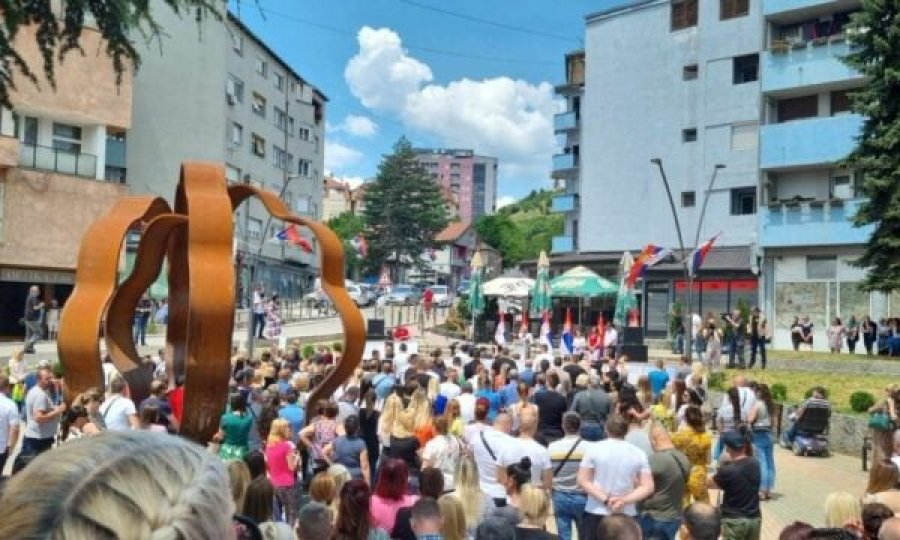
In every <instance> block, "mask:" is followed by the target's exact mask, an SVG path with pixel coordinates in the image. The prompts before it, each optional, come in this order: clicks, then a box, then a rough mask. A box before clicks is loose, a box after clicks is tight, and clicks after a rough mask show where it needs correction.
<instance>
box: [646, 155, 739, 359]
mask: <svg viewBox="0 0 900 540" xmlns="http://www.w3.org/2000/svg"><path fill="white" fill-rule="evenodd" d="M650 163H653V164H654V165H656V166H657V167H658V168H659V174H660V176H661V177H662V181H663V185H664V186H665V188H666V195H667V196H668V198H669V207H670V208H671V209H672V219H673V220H674V221H675V232H677V233H678V245H679V248H680V249H681V254H682V257H683V259H682V261H681V264H682V267H683V269H684V276H685V281H686V282H687V287H688V290H687V309H685V312H684V314H683V317H684V332H685V335H688V336H689V335H690V332H691V327H692V321H691V311H692V309H693V303H694V298H693V297H694V275H693V274H692V273H691V271H690V266H689V265H690V261H689V253H687V250H685V248H684V239H683V237H682V234H681V223H680V221H679V220H678V211H677V210H676V209H675V200H674V199H673V198H672V190H671V188H670V187H669V180H668V178H667V177H666V171H665V169H664V168H663V163H662V159H660V158H653V159H651V160H650ZM724 168H725V165H723V164H721V163H717V164H715V166H713V173H712V176H711V177H710V179H709V186H708V187H707V189H706V193H705V194H704V196H703V206H702V207H701V209H700V219H699V220H697V232H696V234H695V235H694V246H693V249H697V246H698V245H700V231H701V230H702V228H703V219H704V217H706V205H707V203H709V196H710V194H711V193H712V189H713V184H715V182H716V176H717V175H718V173H719V170H720V169H724ZM692 348H693V339H688V340H687V346H686V347H685V352H684V354H685V355H686V356H687V357H688V358H690V357H691V353H692V351H691V349H692Z"/></svg>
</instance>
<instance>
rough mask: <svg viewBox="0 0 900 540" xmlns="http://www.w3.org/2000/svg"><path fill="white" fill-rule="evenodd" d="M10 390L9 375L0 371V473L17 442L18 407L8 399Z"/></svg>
mask: <svg viewBox="0 0 900 540" xmlns="http://www.w3.org/2000/svg"><path fill="white" fill-rule="evenodd" d="M10 390H11V387H10V385H9V377H7V376H6V375H4V374H3V373H0V474H2V473H3V467H4V466H5V465H6V459H7V458H8V457H9V455H10V454H11V453H12V450H13V448H15V446H16V443H17V442H19V408H18V407H16V403H15V402H14V401H13V400H11V399H9V393H10Z"/></svg>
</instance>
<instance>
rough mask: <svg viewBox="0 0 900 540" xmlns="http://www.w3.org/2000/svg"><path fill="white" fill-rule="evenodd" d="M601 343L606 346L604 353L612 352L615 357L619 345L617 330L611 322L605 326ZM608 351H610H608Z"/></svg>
mask: <svg viewBox="0 0 900 540" xmlns="http://www.w3.org/2000/svg"><path fill="white" fill-rule="evenodd" d="M603 344H604V346H605V347H606V354H612V356H613V357H614V358H615V356H616V350H617V347H618V346H619V332H618V331H617V330H616V327H615V326H613V325H611V324H609V325H607V326H606V331H605V332H604V333H603ZM610 351H612V352H611V353H610Z"/></svg>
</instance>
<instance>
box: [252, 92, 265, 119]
mask: <svg viewBox="0 0 900 540" xmlns="http://www.w3.org/2000/svg"><path fill="white" fill-rule="evenodd" d="M250 107H251V108H252V109H253V112H255V113H256V114H257V115H259V116H262V117H263V118H265V117H266V98H264V97H262V96H261V95H259V94H257V93H256V92H254V93H253V101H252V102H251V104H250Z"/></svg>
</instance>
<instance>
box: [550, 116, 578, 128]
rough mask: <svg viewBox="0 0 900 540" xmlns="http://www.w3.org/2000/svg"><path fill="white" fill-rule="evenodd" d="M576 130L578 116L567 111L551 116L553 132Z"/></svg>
mask: <svg viewBox="0 0 900 540" xmlns="http://www.w3.org/2000/svg"><path fill="white" fill-rule="evenodd" d="M573 129H578V115H577V114H575V111H569V112H564V113H559V114H555V115H553V130H554V131H556V132H557V133H559V132H561V131H569V130H573Z"/></svg>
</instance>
